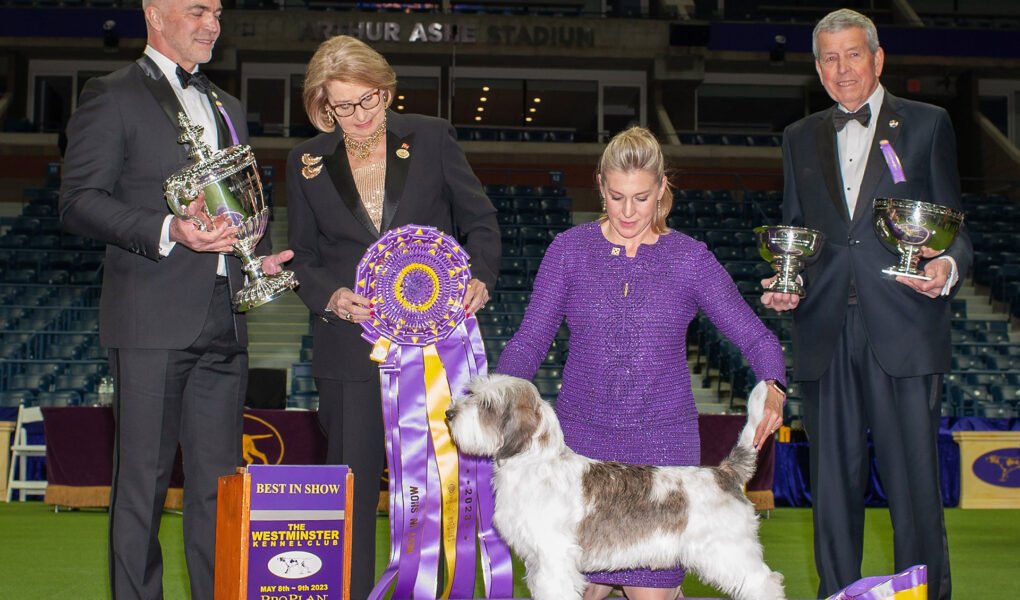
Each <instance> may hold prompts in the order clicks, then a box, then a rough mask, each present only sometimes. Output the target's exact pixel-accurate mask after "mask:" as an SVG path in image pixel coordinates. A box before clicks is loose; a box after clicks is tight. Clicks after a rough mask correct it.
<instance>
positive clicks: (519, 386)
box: [495, 380, 542, 460]
mask: <svg viewBox="0 0 1020 600" xmlns="http://www.w3.org/2000/svg"><path fill="white" fill-rule="evenodd" d="M505 393H506V396H505V400H506V401H505V402H504V403H503V411H502V414H501V415H500V433H501V434H502V437H503V444H502V445H501V446H500V448H499V450H498V451H497V452H496V456H495V458H496V460H503V459H507V458H510V457H511V456H516V455H517V454H520V453H521V452H524V451H525V450H526V449H527V448H528V446H529V445H530V444H531V440H532V438H533V437H535V432H537V431H538V426H539V424H540V423H541V422H542V412H541V409H540V408H539V405H538V403H537V402H536V401H535V399H536V398H537V397H538V390H537V389H536V388H535V386H534V385H532V384H531V382H529V381H524V380H521V381H519V382H517V383H515V384H514V385H513V386H510V387H508V388H507V390H506V392H505Z"/></svg>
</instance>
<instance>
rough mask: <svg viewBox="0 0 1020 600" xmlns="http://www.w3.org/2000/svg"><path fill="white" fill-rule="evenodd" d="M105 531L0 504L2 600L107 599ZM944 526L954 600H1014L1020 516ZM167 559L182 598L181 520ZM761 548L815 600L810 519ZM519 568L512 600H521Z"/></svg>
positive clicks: (69, 515) (701, 589)
mask: <svg viewBox="0 0 1020 600" xmlns="http://www.w3.org/2000/svg"><path fill="white" fill-rule="evenodd" d="M106 524H107V516H106V513H105V512H104V511H72V512H59V513H54V512H53V509H52V508H51V507H48V506H46V505H44V504H42V503H40V502H26V503H12V504H3V503H0V598H3V599H7V598H33V599H37V600H46V599H51V598H53V599H55V598H60V599H82V600H92V599H96V600H100V599H102V598H108V597H109V589H108V584H107V580H106V574H107V562H106ZM378 524H379V528H378V531H379V538H378V539H379V544H377V557H378V558H377V562H378V565H377V568H378V569H379V570H380V571H381V570H382V569H383V568H384V567H385V563H386V560H387V557H388V553H389V543H388V539H387V536H388V526H387V523H386V520H385V519H384V518H381V519H379V521H378ZM946 526H947V528H948V534H949V546H950V552H951V555H952V556H951V558H952V569H953V589H954V594H953V597H954V598H955V599H956V600H978V599H981V600H993V599H999V598H1002V599H1008V598H1015V597H1017V595H1018V593H1017V590H1018V588H1020V586H1018V585H1017V583H1016V581H1015V577H1016V574H1017V572H1018V567H1020V558H1018V556H1020V511H1018V510H983V511H979V510H969V511H964V510H960V509H949V510H947V511H946ZM891 538H892V531H891V527H890V525H889V516H888V513H887V512H886V511H884V510H877V509H876V510H869V511H868V518H867V533H866V548H865V561H864V574H865V575H878V574H884V573H891V572H892V545H891ZM160 539H161V540H162V542H163V556H164V557H165V559H166V560H165V572H164V588H165V595H166V598H167V599H168V600H177V599H185V598H187V597H188V592H187V589H188V586H187V575H186V573H185V570H184V553H183V549H182V540H181V518H180V516H179V515H175V514H165V515H164V516H163V530H162V533H161V535H160ZM761 539H762V543H763V545H764V546H765V559H766V561H767V562H768V564H769V565H770V566H771V567H772V568H773V569H775V570H777V571H779V572H781V573H783V575H784V576H785V578H786V591H787V595H788V597H790V598H812V597H813V596H814V594H815V591H816V586H817V580H816V578H815V575H814V566H813V558H812V550H811V512H810V511H809V510H807V509H790V508H787V509H778V510H775V511H772V514H771V518H769V519H766V520H763V521H762V525H761ZM521 575H522V570H521V567H520V564H519V563H517V564H516V568H515V576H516V579H517V583H516V584H515V592H516V594H517V595H518V596H519V597H527V589H526V587H525V586H524V585H523V584H522V583H520V578H521ZM684 593H685V594H686V595H687V596H688V597H698V596H703V597H718V596H719V594H718V593H716V592H715V591H714V590H712V589H711V588H708V587H705V586H703V585H702V584H700V583H699V582H697V581H695V580H694V579H693V578H688V580H687V582H686V583H685V584H684ZM355 600H357V599H355Z"/></svg>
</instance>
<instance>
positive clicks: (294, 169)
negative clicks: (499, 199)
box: [287, 111, 500, 381]
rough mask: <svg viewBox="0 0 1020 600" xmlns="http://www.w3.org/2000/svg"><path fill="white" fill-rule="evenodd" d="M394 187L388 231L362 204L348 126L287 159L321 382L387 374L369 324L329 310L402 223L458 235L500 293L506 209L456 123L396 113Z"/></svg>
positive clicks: (293, 242) (389, 154)
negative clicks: (374, 352) (477, 169)
mask: <svg viewBox="0 0 1020 600" xmlns="http://www.w3.org/2000/svg"><path fill="white" fill-rule="evenodd" d="M398 150H403V151H401V152H400V153H399V154H398ZM404 151H406V154H405V152H404ZM401 156H406V158H401ZM302 157H306V158H305V161H303V160H302ZM319 157H321V162H319V163H317V165H315V166H313V167H310V168H308V169H305V167H306V166H307V165H306V164H305V163H306V162H310V161H315V160H317V159H318V158H319ZM316 167H317V168H316ZM303 171H304V174H303ZM313 173H314V174H313ZM385 185H386V192H385V199H384V202H383V215H382V227H381V231H378V230H376V228H375V226H374V225H373V223H372V220H371V219H370V218H369V216H368V213H367V212H366V211H365V209H364V206H363V205H362V203H361V199H360V196H359V195H358V190H357V187H356V186H355V184H354V177H353V175H352V174H351V167H350V163H349V162H348V161H347V152H346V150H345V147H344V144H343V135H342V133H341V132H340V130H339V128H337V130H336V131H333V132H331V133H323V134H320V135H319V136H317V137H315V138H312V139H311V140H308V141H307V142H304V143H303V144H301V145H299V146H297V147H296V148H294V150H292V151H291V153H290V156H289V158H288V160H287V190H288V222H289V227H290V230H289V234H290V235H289V240H288V241H289V244H290V247H291V249H292V250H294V260H293V261H292V262H291V263H290V268H292V269H293V270H294V273H295V274H296V275H297V278H298V281H300V282H301V285H300V286H299V287H298V289H297V293H298V295H299V296H300V297H301V299H302V300H303V301H304V303H305V304H306V305H307V306H308V308H309V310H311V312H312V314H313V315H315V316H316V318H315V319H313V322H314V326H313V333H314V339H315V347H314V354H313V360H312V363H313V364H312V372H313V375H314V376H315V377H323V378H328V379H347V380H361V381H364V380H368V379H370V378H372V377H376V376H377V375H378V372H379V369H378V365H377V364H376V363H374V362H372V361H371V360H369V358H368V356H369V352H370V351H371V347H370V346H369V345H368V344H367V343H366V342H365V341H364V340H362V339H361V332H362V329H361V327H360V326H359V325H353V324H351V323H348V322H346V321H343V320H340V319H339V318H338V316H337V315H333V314H332V313H327V312H325V308H326V304H327V303H328V302H329V298H330V296H332V294H333V292H335V291H336V290H337V289H338V288H341V287H347V288H350V289H354V274H355V271H356V269H357V265H358V262H359V261H360V260H361V257H362V256H363V255H364V253H365V250H366V249H367V248H368V247H369V246H370V245H371V244H372V243H373V242H375V241H376V240H377V239H379V237H380V236H381V235H382V233H385V232H386V231H389V230H390V229H393V228H394V227H399V226H401V225H407V224H411V223H413V224H416V225H431V226H433V227H436V228H438V229H439V230H440V231H443V232H445V233H448V234H450V235H453V236H454V237H456V238H457V239H458V240H460V241H461V243H463V244H464V248H465V250H467V252H468V255H469V256H470V257H471V261H470V265H471V274H472V276H473V277H475V278H477V279H479V280H481V281H482V282H483V283H485V285H486V286H487V287H488V289H489V293H490V294H491V293H492V292H493V291H494V289H495V285H496V278H497V277H498V274H499V256H500V238H499V225H498V223H497V221H496V209H495V207H494V206H493V205H492V202H491V201H490V200H489V198H488V197H487V196H486V195H485V193H484V191H483V188H482V185H481V183H480V182H479V181H478V178H477V177H476V176H475V174H474V172H473V171H472V170H471V166H470V165H469V164H468V162H467V159H466V157H465V156H464V152H463V151H462V150H461V149H460V146H458V145H457V140H456V132H455V130H454V129H453V127H452V126H451V125H450V124H449V123H448V122H447V121H445V120H442V119H437V118H435V117H426V116H422V115H404V114H399V113H395V112H392V111H390V112H389V113H388V114H387V125H386V184H385Z"/></svg>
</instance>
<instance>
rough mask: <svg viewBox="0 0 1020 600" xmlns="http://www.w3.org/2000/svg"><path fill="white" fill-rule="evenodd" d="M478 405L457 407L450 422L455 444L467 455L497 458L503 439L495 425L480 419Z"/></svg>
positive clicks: (470, 404)
mask: <svg viewBox="0 0 1020 600" xmlns="http://www.w3.org/2000/svg"><path fill="white" fill-rule="evenodd" d="M479 417H480V415H479V411H478V405H477V404H475V403H465V404H464V405H462V406H458V407H456V410H455V412H454V413H453V415H452V418H451V419H450V420H449V425H450V435H451V436H452V437H453V443H454V444H456V445H457V448H458V449H459V450H460V451H461V452H464V453H465V454H471V455H474V456H488V457H492V456H495V454H496V452H498V451H499V448H500V445H501V444H502V438H501V436H500V434H499V431H498V430H497V429H496V427H495V426H494V425H490V424H487V423H485V422H484V420H482V419H480V418H479Z"/></svg>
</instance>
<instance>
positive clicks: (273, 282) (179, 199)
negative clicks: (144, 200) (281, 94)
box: [163, 113, 298, 312]
mask: <svg viewBox="0 0 1020 600" xmlns="http://www.w3.org/2000/svg"><path fill="white" fill-rule="evenodd" d="M177 119H178V121H179V122H180V126H181V135H180V136H179V137H178V138H177V142H178V143H181V144H188V146H189V150H188V155H189V156H190V157H191V159H192V160H193V161H195V163H194V164H192V165H189V166H187V167H184V168H183V169H181V170H179V171H177V172H176V173H174V174H173V175H171V176H170V177H169V178H168V179H167V180H166V182H165V183H164V185H163V189H164V191H165V194H164V195H165V196H166V201H167V204H169V205H170V210H172V211H173V213H174V214H175V215H177V216H178V217H182V218H185V219H188V218H189V215H188V213H187V210H186V209H187V206H188V205H189V204H191V202H193V201H194V200H196V199H197V198H198V196H199V194H200V193H202V192H205V213H206V214H207V215H208V216H209V218H210V219H213V220H216V219H223V218H226V219H227V220H229V222H230V224H231V225H232V226H234V227H237V228H238V232H237V242H236V243H235V244H234V254H235V255H236V256H238V257H239V258H240V259H241V262H242V267H243V268H244V271H245V273H247V275H248V282H247V284H245V286H244V287H243V288H241V289H240V290H239V291H238V292H237V293H236V294H234V298H233V305H234V310H236V311H237V312H245V311H248V310H251V309H253V308H255V307H256V306H262V305H263V304H265V303H267V302H270V301H272V300H275V299H277V298H279V297H280V296H282V295H283V294H284V293H285V292H286V291H287V290H292V289H294V288H295V287H297V285H298V281H297V278H295V277H294V273H293V272H291V271H281V272H279V273H277V274H276V275H266V274H265V273H264V272H263V271H262V258H263V257H261V256H255V246H256V244H258V243H259V240H261V239H262V236H263V234H265V232H266V226H267V225H268V223H269V208H268V207H267V206H266V200H265V196H264V195H263V193H262V180H261V179H259V171H258V166H257V165H256V164H255V154H254V153H253V152H252V150H251V146H244V145H238V146H231V147H229V148H224V149H222V150H216V151H214V150H212V149H211V148H209V146H208V145H207V144H205V143H204V142H202V139H201V138H202V131H203V128H202V127H201V126H200V125H195V124H194V123H192V122H191V120H190V119H189V118H188V116H187V115H185V114H184V113H178V115H177ZM190 220H191V221H192V222H194V223H195V224H196V226H197V227H199V228H200V229H203V230H204V229H206V226H205V223H204V222H202V220H200V219H198V218H196V217H190Z"/></svg>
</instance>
